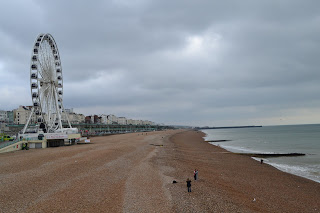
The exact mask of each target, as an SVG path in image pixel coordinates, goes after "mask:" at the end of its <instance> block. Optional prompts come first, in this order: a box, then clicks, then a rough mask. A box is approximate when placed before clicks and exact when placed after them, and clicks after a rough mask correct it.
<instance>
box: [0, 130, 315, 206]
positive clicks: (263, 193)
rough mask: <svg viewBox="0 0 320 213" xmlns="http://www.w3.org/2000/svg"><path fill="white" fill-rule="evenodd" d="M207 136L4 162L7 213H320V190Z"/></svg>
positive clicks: (152, 137) (167, 134)
mask: <svg viewBox="0 0 320 213" xmlns="http://www.w3.org/2000/svg"><path fill="white" fill-rule="evenodd" d="M202 136H203V133H201V132H196V131H184V130H170V131H162V132H152V133H147V134H146V133H144V134H143V135H142V134H141V133H131V134H123V135H113V136H105V137H95V138H92V139H91V141H92V142H93V144H84V145H74V146H68V147H58V148H47V149H41V150H39V149H37V150H28V151H26V150H24V151H17V152H13V153H4V154H0V212H320V210H319V209H320V204H319V200H320V184H319V183H316V182H313V181H311V180H307V179H305V178H301V177H298V176H294V175H291V174H287V173H284V172H281V171H279V170H277V169H275V168H273V167H271V166H269V165H267V164H260V163H259V162H257V161H254V160H252V159H251V158H250V157H248V156H241V155H234V154H231V153H229V152H227V151H225V150H223V149H221V148H219V147H216V146H213V145H210V144H208V143H207V142H204V141H203V139H202ZM195 168H197V169H198V170H199V180H197V181H194V180H192V192H191V193H188V192H187V187H186V182H185V181H186V179H187V178H192V177H193V170H194V169H195ZM173 180H176V181H177V182H178V183H176V184H172V181H173Z"/></svg>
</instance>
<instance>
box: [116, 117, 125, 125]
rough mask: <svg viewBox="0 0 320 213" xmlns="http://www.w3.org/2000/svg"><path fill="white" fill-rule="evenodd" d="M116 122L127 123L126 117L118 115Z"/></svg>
mask: <svg viewBox="0 0 320 213" xmlns="http://www.w3.org/2000/svg"><path fill="white" fill-rule="evenodd" d="M118 124H120V125H127V119H126V118H125V117H118Z"/></svg>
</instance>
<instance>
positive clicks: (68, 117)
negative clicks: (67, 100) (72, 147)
mask: <svg viewBox="0 0 320 213" xmlns="http://www.w3.org/2000/svg"><path fill="white" fill-rule="evenodd" d="M61 106H62V109H63V112H64V114H65V115H66V118H67V121H68V125H69V128H72V126H71V123H70V120H69V117H68V114H67V113H66V110H65V109H64V106H63V104H62V102H61Z"/></svg>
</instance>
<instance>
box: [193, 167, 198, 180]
mask: <svg viewBox="0 0 320 213" xmlns="http://www.w3.org/2000/svg"><path fill="white" fill-rule="evenodd" d="M193 177H194V180H197V179H198V170H197V169H195V170H194V172H193Z"/></svg>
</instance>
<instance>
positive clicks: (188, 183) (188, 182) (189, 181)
mask: <svg viewBox="0 0 320 213" xmlns="http://www.w3.org/2000/svg"><path fill="white" fill-rule="evenodd" d="M186 182H187V187H188V192H191V180H190V179H189V178H188V179H187V181H186Z"/></svg>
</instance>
